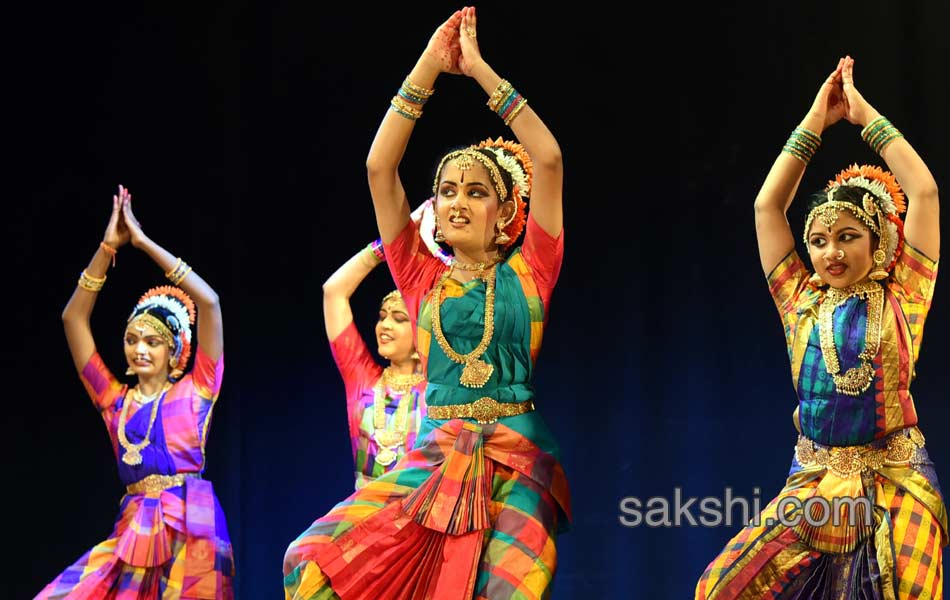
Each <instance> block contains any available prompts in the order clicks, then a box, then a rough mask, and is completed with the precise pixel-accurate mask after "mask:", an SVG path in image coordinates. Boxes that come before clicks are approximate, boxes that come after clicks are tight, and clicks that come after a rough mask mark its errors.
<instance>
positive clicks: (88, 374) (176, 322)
mask: <svg viewBox="0 0 950 600" xmlns="http://www.w3.org/2000/svg"><path fill="white" fill-rule="evenodd" d="M130 241H131V243H132V245H133V246H135V247H136V248H139V249H140V250H143V251H144V252H145V253H146V254H148V255H149V257H151V258H152V260H154V261H155V264H157V265H158V266H159V267H160V268H161V269H162V270H163V271H164V272H165V276H166V277H167V278H168V279H169V280H170V281H171V282H172V284H173V285H174V286H181V287H180V288H179V287H172V286H162V287H157V288H153V289H150V290H149V291H148V292H146V293H145V294H144V295H143V296H142V297H141V299H139V302H138V304H136V305H135V308H134V310H133V311H132V314H131V316H130V317H129V319H128V324H127V326H126V329H125V336H124V348H125V358H126V361H128V371H126V374H127V375H131V376H135V377H136V379H137V380H138V381H137V383H136V385H135V386H133V387H129V386H128V385H123V384H121V383H119V382H118V381H117V380H116V378H115V377H114V376H113V375H112V372H111V371H109V369H108V368H107V367H106V366H105V364H104V363H103V361H102V359H101V358H100V357H99V354H98V352H96V344H95V341H94V340H93V337H92V330H91V328H90V326H89V318H90V315H91V314H92V308H93V306H94V305H95V302H96V296H97V295H98V293H99V291H100V290H101V289H102V287H103V285H104V284H105V281H106V275H105V273H106V270H107V269H108V267H109V263H110V261H113V262H114V260H115V256H116V251H117V250H118V249H119V248H121V247H122V246H124V245H125V244H126V243H127V242H130ZM192 298H194V302H192ZM196 304H197V309H198V311H199V312H200V314H201V319H200V320H199V321H198V345H197V347H196V348H195V361H194V367H193V369H192V371H191V372H190V373H187V374H186V373H184V370H185V367H186V366H187V363H188V358H189V356H190V354H191V349H192V332H191V325H192V324H193V323H194V322H195V305H196ZM63 323H64V326H65V329H66V340H67V342H68V343H69V351H70V353H71V354H72V357H73V362H74V363H75V365H76V369H77V370H78V371H79V375H80V378H81V379H82V382H83V384H84V385H85V387H86V391H87V392H89V395H90V396H91V397H92V401H93V403H94V404H95V406H96V409H97V410H98V411H99V412H100V413H101V414H102V418H103V420H104V421H105V424H106V429H107V430H108V432H109V437H110V438H111V439H112V447H113V449H114V451H115V455H116V460H117V464H118V467H119V477H120V478H121V480H122V483H124V484H125V485H126V490H127V493H126V494H125V496H124V497H123V498H122V502H121V504H120V507H119V516H118V518H117V520H116V523H115V529H114V530H113V532H112V534H111V535H110V536H109V538H108V539H107V540H106V541H104V542H102V543H100V544H98V545H96V546H95V547H93V548H92V549H91V550H90V551H89V552H87V553H86V554H85V555H84V556H83V557H82V558H80V559H79V560H78V561H77V562H76V563H75V564H73V565H72V566H70V567H69V568H67V569H66V570H65V571H63V573H61V574H60V575H59V576H58V577H56V579H54V580H53V581H52V583H50V584H49V585H47V586H46V587H45V588H44V589H43V591H42V592H40V594H39V595H38V596H37V598H41V599H44V600H45V599H53V598H62V599H65V598H83V599H96V598H102V599H106V598H108V599H112V598H137V599H145V598H155V599H158V598H161V599H163V600H167V599H179V598H180V599H182V600H184V599H192V598H225V599H227V598H232V597H233V590H232V578H233V576H234V565H233V558H232V551H231V542H230V538H229V537H228V531H227V524H226V523H225V519H224V513H223V512H222V510H221V506H220V505H219V504H218V500H217V498H216V497H215V495H214V490H213V489H212V487H211V482H210V481H206V480H204V479H202V478H201V472H202V471H203V470H204V466H205V464H204V463H205V460H204V448H205V442H206V440H207V437H208V425H209V424H210V422H211V411H212V408H213V407H214V404H215V401H216V400H217V398H218V391H219V390H220V389H221V376H222V373H223V371H224V358H223V348H224V345H223V329H222V321H221V308H220V305H219V304H218V296H217V294H215V292H214V290H212V289H211V287H210V286H209V285H208V284H207V283H205V281H204V280H203V279H201V277H199V276H198V275H197V274H196V273H195V272H194V271H192V270H191V267H189V266H188V265H187V264H186V263H185V262H183V261H182V260H181V259H175V257H174V256H172V255H171V254H169V253H168V252H167V251H166V250H165V249H164V248H162V247H161V246H159V245H158V244H156V243H155V242H154V241H152V240H151V239H149V238H148V237H147V236H146V235H145V233H144V232H143V231H142V227H141V226H140V224H139V222H138V221H137V220H136V218H135V216H134V214H133V213H132V195H131V194H130V193H129V192H128V190H127V189H125V188H123V187H122V186H119V193H118V195H116V196H113V199H112V217H111V218H110V219H109V224H108V226H107V227H106V232H105V237H104V238H103V241H102V243H101V244H100V245H99V249H98V250H97V251H96V254H95V255H94V256H93V257H92V261H90V263H89V266H88V267H86V269H85V270H84V271H83V272H82V275H80V277H79V285H78V287H77V288H76V291H75V292H73V295H72V298H70V300H69V303H68V304H67V305H66V309H65V310H64V311H63Z"/></svg>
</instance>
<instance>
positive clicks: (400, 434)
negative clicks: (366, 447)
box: [373, 367, 423, 467]
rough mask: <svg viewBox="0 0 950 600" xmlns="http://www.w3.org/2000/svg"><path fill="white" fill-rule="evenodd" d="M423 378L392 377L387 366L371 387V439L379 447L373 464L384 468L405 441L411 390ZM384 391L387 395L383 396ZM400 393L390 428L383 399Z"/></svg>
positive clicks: (412, 374)
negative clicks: (387, 423)
mask: <svg viewBox="0 0 950 600" xmlns="http://www.w3.org/2000/svg"><path fill="white" fill-rule="evenodd" d="M422 380H423V377H422V375H421V374H419V373H411V374H409V375H399V374H394V373H393V371H392V370H391V368H390V367H386V368H385V369H384V370H383V376H382V377H380V379H379V381H378V382H377V383H376V385H375V386H374V388H373V439H374V440H375V441H376V445H377V446H378V447H379V452H377V453H376V463H377V464H380V465H382V466H384V467H388V466H389V465H391V464H392V463H393V461H395V460H396V456H397V451H398V449H399V446H401V445H402V444H403V443H404V442H405V440H406V433H408V431H409V405H410V404H412V397H413V396H412V393H411V392H412V388H413V386H415V385H417V384H419V383H420V382H421V381H422ZM387 390H388V391H389V394H387V393H386V392H387ZM393 393H401V394H402V397H401V398H400V399H399V404H398V405H397V406H396V412H395V414H394V415H393V420H392V426H391V427H388V428H387V427H386V405H387V404H388V402H387V401H386V398H387V396H389V395H390V394H393Z"/></svg>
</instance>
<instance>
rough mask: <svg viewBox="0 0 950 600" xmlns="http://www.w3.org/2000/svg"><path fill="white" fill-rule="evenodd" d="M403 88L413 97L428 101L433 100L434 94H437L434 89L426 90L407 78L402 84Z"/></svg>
mask: <svg viewBox="0 0 950 600" xmlns="http://www.w3.org/2000/svg"><path fill="white" fill-rule="evenodd" d="M402 86H403V87H404V88H406V91H407V92H409V93H410V94H412V95H413V96H419V97H420V98H424V99H426V100H428V99H429V98H431V97H432V94H434V93H435V90H434V89H431V90H430V89H429V88H424V87H422V86H420V85H416V84H414V83H413V82H412V81H411V80H410V79H409V78H408V77H406V79H405V81H403V82H402Z"/></svg>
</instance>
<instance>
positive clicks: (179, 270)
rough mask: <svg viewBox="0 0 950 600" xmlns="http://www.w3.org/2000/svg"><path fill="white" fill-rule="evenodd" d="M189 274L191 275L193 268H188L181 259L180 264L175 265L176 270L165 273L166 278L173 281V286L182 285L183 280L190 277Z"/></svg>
mask: <svg viewBox="0 0 950 600" xmlns="http://www.w3.org/2000/svg"><path fill="white" fill-rule="evenodd" d="M188 273H191V267H190V266H188V263H186V262H185V261H183V260H182V259H181V258H179V259H178V262H176V263H175V268H173V269H172V270H171V271H169V272H167V273H165V277H166V278H167V279H168V280H169V281H171V282H172V284H174V285H178V284H179V283H181V280H182V279H184V278H185V277H186V276H187V275H188Z"/></svg>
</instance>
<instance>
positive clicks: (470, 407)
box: [427, 396, 534, 424]
mask: <svg viewBox="0 0 950 600" xmlns="http://www.w3.org/2000/svg"><path fill="white" fill-rule="evenodd" d="M533 410H534V402H532V401H531V400H525V401H524V402H498V401H497V400H495V399H494V398H489V397H487V396H486V397H484V398H479V399H478V400H476V401H475V402H469V403H467V404H448V405H445V406H430V407H428V409H427V414H428V416H429V418H430V419H440V420H444V419H475V420H476V421H478V422H479V423H482V424H488V423H494V422H495V421H497V420H498V419H500V418H501V417H513V416H515V415H523V414H525V413H528V412H531V411H533Z"/></svg>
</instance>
